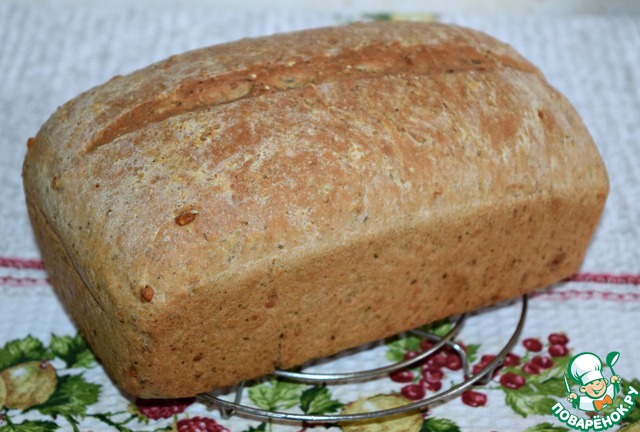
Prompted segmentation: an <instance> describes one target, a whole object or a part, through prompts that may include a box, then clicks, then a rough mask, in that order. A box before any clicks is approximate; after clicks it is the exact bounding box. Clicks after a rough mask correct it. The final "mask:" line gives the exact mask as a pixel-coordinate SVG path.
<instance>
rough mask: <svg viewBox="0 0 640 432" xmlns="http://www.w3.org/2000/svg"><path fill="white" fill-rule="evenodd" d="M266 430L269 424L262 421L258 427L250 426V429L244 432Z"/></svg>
mask: <svg viewBox="0 0 640 432" xmlns="http://www.w3.org/2000/svg"><path fill="white" fill-rule="evenodd" d="M266 431H267V424H266V423H264V422H263V423H260V425H259V426H258V427H253V426H249V429H247V430H245V431H244V432H266Z"/></svg>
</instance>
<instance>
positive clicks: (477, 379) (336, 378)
mask: <svg viewBox="0 0 640 432" xmlns="http://www.w3.org/2000/svg"><path fill="white" fill-rule="evenodd" d="M527 304H528V298H527V296H526V295H525V296H523V297H522V309H521V313H520V318H519V320H518V324H517V325H516V328H515V330H514V332H513V334H512V335H511V337H510V338H509V341H508V342H507V343H506V345H505V346H504V347H503V348H502V350H501V351H500V352H499V353H498V354H497V355H496V357H495V358H494V359H493V360H491V361H490V362H489V363H488V364H487V365H486V366H485V367H484V368H483V369H482V370H480V371H478V373H476V374H473V375H472V374H471V372H470V367H469V361H468V358H467V356H466V353H465V351H464V349H463V348H462V347H461V346H460V345H459V344H457V343H456V342H454V341H453V338H454V337H455V336H456V335H457V334H458V333H459V331H460V329H461V328H462V325H463V324H464V322H465V320H466V315H462V316H460V318H459V319H458V320H457V321H456V323H455V325H454V326H453V328H452V329H451V331H449V333H447V334H446V335H445V336H443V337H439V336H437V335H434V334H431V333H428V332H425V331H423V330H420V329H415V330H412V331H411V332H412V333H413V334H416V335H418V336H420V337H422V338H425V339H430V340H432V341H435V344H434V345H433V346H432V347H431V348H430V349H429V350H427V351H425V352H423V353H421V354H419V355H418V356H416V357H413V358H411V359H407V360H403V361H400V362H397V363H393V364H390V365H388V366H383V367H379V368H375V369H369V370H364V371H357V372H347V373H332V374H319V373H305V372H293V371H283V370H277V371H275V372H274V375H276V376H278V377H281V378H287V379H288V380H293V381H298V382H304V383H314V384H319V383H320V384H336V383H346V382H356V381H362V380H366V379H372V378H378V377H380V376H383V375H386V374H389V373H391V372H394V371H397V370H400V369H403V368H407V367H411V366H413V365H415V364H417V363H419V362H421V361H424V360H425V359H426V358H427V357H429V355H431V354H433V353H434V352H436V351H437V350H439V349H440V348H441V347H443V346H445V345H447V346H449V347H451V348H452V349H454V350H455V351H456V353H457V354H458V355H460V359H461V360H462V366H463V373H464V377H465V379H464V381H462V382H461V383H459V384H456V385H453V386H452V387H450V388H448V389H446V390H443V391H440V392H438V393H436V394H434V395H433V396H431V397H428V398H425V399H422V400H420V401H416V402H410V403H408V404H406V405H402V406H399V407H395V408H390V409H385V410H379V411H371V412H364V413H355V414H323V415H314V414H298V413H292V412H283V411H268V410H264V409H261V408H256V407H252V406H248V405H243V404H242V403H241V400H242V391H243V389H244V386H245V383H244V382H243V383H240V384H238V385H237V386H236V388H235V392H236V395H235V399H234V401H229V400H225V399H222V398H220V397H217V396H215V395H213V394H211V393H205V394H201V395H200V398H201V399H203V400H204V401H206V402H208V403H210V404H212V405H215V406H217V407H218V408H219V409H220V412H221V414H222V416H223V417H225V418H228V417H229V416H231V415H233V414H235V413H242V414H246V415H248V416H251V417H257V418H260V419H274V420H281V421H289V422H308V423H345V422H356V421H365V420H372V419H378V418H382V417H390V416H395V415H399V414H402V413H406V412H410V411H420V410H423V409H425V408H426V407H427V406H429V405H432V404H434V403H436V402H440V401H443V400H446V399H449V398H452V397H455V396H457V395H459V394H461V393H463V392H464V391H466V390H467V389H469V388H470V387H472V386H474V385H482V384H486V383H487V382H489V381H490V380H491V378H492V377H493V373H494V371H495V370H496V369H497V368H498V367H500V366H501V365H502V362H503V360H504V357H505V356H506V355H507V353H508V352H509V351H510V350H511V347H512V346H513V345H514V344H515V343H516V341H517V340H518V338H519V337H520V333H521V332H522V327H523V326H524V322H525V319H526V315H527Z"/></svg>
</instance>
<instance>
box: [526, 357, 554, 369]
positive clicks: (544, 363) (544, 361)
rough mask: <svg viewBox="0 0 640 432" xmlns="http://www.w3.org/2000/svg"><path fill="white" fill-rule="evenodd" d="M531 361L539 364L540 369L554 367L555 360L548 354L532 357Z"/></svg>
mask: <svg viewBox="0 0 640 432" xmlns="http://www.w3.org/2000/svg"><path fill="white" fill-rule="evenodd" d="M531 362H532V363H533V364H535V365H536V366H538V367H539V368H540V369H549V368H551V367H553V360H551V359H550V358H549V357H548V356H542V355H537V356H534V357H533V358H531Z"/></svg>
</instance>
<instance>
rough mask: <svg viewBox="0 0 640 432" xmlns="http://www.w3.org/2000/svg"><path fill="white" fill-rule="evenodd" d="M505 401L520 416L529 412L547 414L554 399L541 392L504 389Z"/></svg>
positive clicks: (529, 413)
mask: <svg viewBox="0 0 640 432" xmlns="http://www.w3.org/2000/svg"><path fill="white" fill-rule="evenodd" d="M505 393H506V396H505V403H506V404H507V406H509V407H511V409H513V411H515V412H516V413H517V414H519V415H521V416H522V417H527V416H529V415H531V414H540V415H547V414H549V412H550V411H551V407H552V406H553V405H554V404H555V403H556V400H555V399H553V398H551V397H549V396H545V395H542V394H532V393H531V392H522V391H518V390H515V391H514V390H505Z"/></svg>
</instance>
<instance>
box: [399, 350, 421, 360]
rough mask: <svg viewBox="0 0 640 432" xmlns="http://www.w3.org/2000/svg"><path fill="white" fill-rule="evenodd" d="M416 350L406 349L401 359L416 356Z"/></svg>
mask: <svg viewBox="0 0 640 432" xmlns="http://www.w3.org/2000/svg"><path fill="white" fill-rule="evenodd" d="M418 354H419V353H418V352H417V351H407V352H406V353H404V355H403V356H402V359H403V360H409V359H412V358H416V357H417V356H418Z"/></svg>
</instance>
